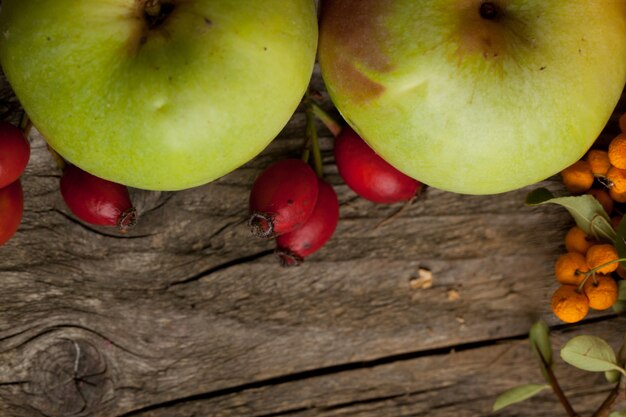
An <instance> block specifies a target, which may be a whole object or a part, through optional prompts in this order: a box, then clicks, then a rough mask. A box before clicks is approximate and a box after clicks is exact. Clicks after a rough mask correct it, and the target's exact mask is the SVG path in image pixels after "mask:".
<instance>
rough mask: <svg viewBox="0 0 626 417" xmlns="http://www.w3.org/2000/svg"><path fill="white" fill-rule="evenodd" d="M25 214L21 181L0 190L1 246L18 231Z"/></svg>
mask: <svg viewBox="0 0 626 417" xmlns="http://www.w3.org/2000/svg"><path fill="white" fill-rule="evenodd" d="M23 213H24V194H23V193H22V184H21V182H20V180H19V179H18V180H16V181H14V182H13V183H11V184H9V185H7V186H6V187H4V188H0V245H4V244H5V243H6V242H7V241H8V240H9V239H11V237H13V235H14V234H15V232H16V231H17V229H18V227H19V226H20V222H21V221H22V214H23Z"/></svg>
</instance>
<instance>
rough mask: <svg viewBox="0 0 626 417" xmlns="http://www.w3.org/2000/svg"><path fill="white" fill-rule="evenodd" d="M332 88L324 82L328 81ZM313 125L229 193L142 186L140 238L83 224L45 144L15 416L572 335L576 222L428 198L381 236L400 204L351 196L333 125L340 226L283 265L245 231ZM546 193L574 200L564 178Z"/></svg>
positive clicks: (8, 284)
mask: <svg viewBox="0 0 626 417" xmlns="http://www.w3.org/2000/svg"><path fill="white" fill-rule="evenodd" d="M314 84H315V85H316V86H317V87H318V88H319V89H322V88H323V87H322V85H321V80H320V78H319V75H316V77H315V80H314ZM5 87H6V86H5ZM303 120H304V119H303V115H302V113H301V112H299V113H298V114H296V115H295V116H294V117H293V119H292V120H291V122H290V123H289V125H288V126H287V127H286V128H285V130H284V131H283V132H282V133H281V135H280V137H279V138H278V140H276V141H275V142H274V143H273V144H272V145H271V146H270V147H268V149H267V150H266V151H265V152H264V153H263V154H262V155H261V156H259V157H258V158H256V159H255V160H253V161H251V162H250V163H249V164H246V165H245V166H244V167H242V168H240V169H238V170H236V171H235V172H233V173H231V174H229V175H227V176H225V177H223V178H222V179H220V180H218V181H215V182H214V183H212V184H209V185H206V186H203V187H198V188H196V189H192V190H187V191H182V192H177V193H153V192H143V191H139V190H135V191H134V192H133V196H134V198H135V201H136V202H137V205H138V206H139V209H140V212H141V221H140V223H139V225H138V227H137V228H136V229H135V230H133V231H132V232H131V233H129V234H127V235H119V234H117V233H115V232H113V231H110V230H104V229H99V228H93V227H90V226H86V225H84V224H82V223H81V222H80V221H78V220H76V219H75V218H74V217H73V216H72V215H71V214H70V213H69V212H68V210H67V208H66V207H65V206H64V204H63V202H62V200H61V198H60V194H59V192H58V179H59V175H60V172H59V170H58V169H57V168H56V167H55V165H54V162H53V160H52V159H51V158H50V155H48V153H47V151H46V149H45V144H44V142H43V140H42V138H41V137H40V136H38V135H37V134H36V133H35V134H34V135H33V137H32V141H33V142H32V143H33V156H32V160H31V163H30V164H29V167H28V169H27V172H26V174H25V176H24V178H23V184H24V189H25V194H26V212H25V217H24V221H23V224H22V227H21V228H20V231H19V233H18V234H17V235H16V236H15V238H14V239H12V240H11V241H10V242H9V243H8V244H7V245H6V246H3V247H1V248H0V277H1V278H2V284H3V291H2V292H1V293H0V378H1V379H0V411H3V412H5V414H8V415H15V416H19V415H24V416H38V415H55V416H57V415H101V416H109V415H111V416H113V415H120V414H123V413H127V412H131V411H132V410H137V409H142V408H144V407H149V406H150V405H153V404H159V403H162V402H164V401H170V400H176V399H177V398H186V397H189V396H193V395H201V394H203V393H212V392H213V393H214V392H223V390H237V389H239V388H238V387H242V386H243V387H245V386H249V384H263V383H264V381H272V380H275V379H276V378H283V377H285V376H289V375H293V374H299V373H305V372H313V371H315V370H319V369H325V368H329V367H330V368H332V367H337V366H346V365H350V364H354V363H360V362H364V361H365V362H369V361H377V360H381V359H383V358H388V357H394V356H397V355H404V354H417V353H419V352H423V351H429V350H430V349H439V348H449V347H453V346H457V345H459V344H467V343H473V342H481V341H488V340H499V339H502V338H508V337H516V336H519V335H521V334H524V333H525V332H526V331H527V329H528V326H529V325H530V323H532V322H533V321H534V319H535V318H537V317H539V316H545V317H547V318H548V319H549V320H550V321H551V322H552V323H554V319H553V318H552V316H551V315H550V314H549V312H548V308H549V306H548V299H549V295H550V293H551V291H553V290H554V288H555V283H554V280H553V278H552V276H551V275H552V264H553V262H554V260H555V259H556V256H557V255H558V254H559V253H560V252H561V251H562V250H563V246H562V238H563V235H564V232H565V230H566V228H567V227H569V226H570V225H571V220H570V219H569V217H568V215H567V214H566V213H565V212H564V211H563V210H560V209H558V208H554V207H547V208H540V209H531V208H528V207H524V206H523V199H524V196H525V194H526V192H527V191H528V190H529V188H527V189H523V190H518V191H515V192H511V193H507V194H503V195H498V196H488V197H477V196H461V195H456V194H452V193H446V192H443V191H439V190H435V189H428V190H427V192H426V193H425V194H424V196H423V197H422V198H421V199H420V200H419V201H418V202H417V203H416V204H414V205H412V206H411V207H410V208H409V209H408V210H406V211H405V212H403V213H402V214H401V215H399V216H398V217H397V218H395V219H394V220H393V221H391V222H388V223H385V224H383V225H382V226H377V225H379V224H380V222H381V221H383V220H385V219H386V218H388V217H389V216H391V215H392V214H393V213H395V212H396V211H397V210H398V209H399V208H400V206H399V205H394V206H377V205H374V204H372V203H369V202H366V201H363V200H361V199H358V198H356V197H355V195H354V194H353V193H352V192H351V191H350V190H349V189H347V187H346V186H345V185H343V184H341V181H340V179H339V177H338V176H337V173H336V169H335V167H334V166H333V165H332V162H333V158H332V152H331V146H332V141H331V139H330V137H328V132H325V131H324V130H323V129H321V128H320V129H321V132H322V133H323V135H325V136H324V137H323V138H322V148H323V150H324V158H325V160H326V161H327V162H328V163H329V165H327V167H326V172H327V174H328V179H329V180H330V181H331V182H332V183H333V184H335V186H336V189H337V191H338V194H339V198H340V201H341V221H340V225H339V228H338V230H337V233H336V235H335V236H334V238H333V239H332V240H331V242H330V243H329V245H328V246H327V247H326V248H325V249H324V250H323V251H321V252H320V253H318V254H316V255H314V256H312V257H311V258H310V259H309V260H307V262H306V263H305V265H304V266H302V267H300V268H296V269H290V270H283V269H281V268H279V266H278V265H277V263H276V261H275V259H273V257H272V256H271V250H272V247H273V245H272V242H269V241H262V240H256V239H253V238H252V237H250V235H249V233H248V231H247V229H246V227H245V217H246V212H247V195H248V191H249V187H250V185H251V183H252V181H253V180H254V178H255V177H256V175H257V174H258V173H259V172H260V171H261V170H262V169H263V168H264V167H266V166H267V165H268V164H269V163H271V162H272V161H275V160H277V159H280V158H285V157H289V156H297V155H298V154H299V147H300V146H301V144H302V142H303V138H302V134H303V133H302V132H303ZM610 129H615V127H614V125H612V126H611V127H610ZM607 135H610V132H609V133H607ZM542 185H546V186H548V187H549V188H551V189H554V190H557V191H562V187H561V185H560V184H559V182H558V178H552V179H550V180H548V181H546V182H544V183H543V184H542ZM420 267H425V268H429V269H430V270H431V271H432V272H433V275H434V285H433V287H432V288H429V289H423V290H419V289H413V288H411V284H410V282H411V280H412V279H413V278H415V277H416V276H417V273H418V269H419V268H420ZM451 290H454V291H456V292H457V293H458V294H459V296H460V298H459V299H456V300H455V299H450V297H449V294H450V291H451Z"/></svg>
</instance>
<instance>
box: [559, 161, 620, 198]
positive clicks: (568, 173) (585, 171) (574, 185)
mask: <svg viewBox="0 0 626 417" xmlns="http://www.w3.org/2000/svg"><path fill="white" fill-rule="evenodd" d="M561 178H562V179H563V184H565V188H567V190H568V191H569V192H570V193H572V194H582V193H584V192H585V191H587V190H588V189H590V188H591V185H592V184H593V178H594V177H593V172H591V166H590V165H589V162H587V161H583V160H580V161H577V162H575V163H574V164H573V165H570V166H569V167H567V168H565V169H564V170H563V171H561ZM624 181H625V182H626V178H625V180H624ZM625 188H626V184H625Z"/></svg>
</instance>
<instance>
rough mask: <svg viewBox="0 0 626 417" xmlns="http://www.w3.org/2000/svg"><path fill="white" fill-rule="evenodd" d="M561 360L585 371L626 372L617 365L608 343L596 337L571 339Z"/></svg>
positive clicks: (564, 347)
mask: <svg viewBox="0 0 626 417" xmlns="http://www.w3.org/2000/svg"><path fill="white" fill-rule="evenodd" d="M561 358H563V360H564V361H565V362H567V363H569V364H570V365H572V366H575V367H577V368H579V369H582V370H584V371H590V372H605V371H612V370H617V371H620V372H622V373H624V372H625V371H624V370H623V369H622V368H621V367H620V366H619V365H618V364H617V359H616V358H615V352H614V351H613V349H612V348H611V346H609V344H608V343H607V342H605V341H604V340H603V339H600V338H599V337H596V336H576V337H574V338H572V339H570V340H569V341H568V342H567V343H566V344H565V346H563V349H561Z"/></svg>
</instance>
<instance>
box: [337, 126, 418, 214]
mask: <svg viewBox="0 0 626 417" xmlns="http://www.w3.org/2000/svg"><path fill="white" fill-rule="evenodd" d="M335 162H336V164H337V169H338V170H339V175H341V178H343V180H344V182H345V183H346V184H347V185H348V187H350V188H351V189H352V190H353V191H354V192H355V193H357V194H358V195H360V196H361V197H363V198H365V199H367V200H370V201H373V202H375V203H387V204H390V203H397V202H400V201H407V200H410V199H411V198H413V197H414V196H415V195H416V194H417V192H418V191H419V190H420V188H421V187H422V184H421V183H420V182H419V181H416V180H414V179H413V178H411V177H409V176H407V175H405V174H403V173H402V172H400V171H398V170H397V169H395V168H394V167H393V166H391V165H390V164H389V163H388V162H386V161H385V160H384V159H383V158H381V157H380V156H378V155H377V154H376V152H374V150H373V149H372V148H370V147H369V146H368V145H367V143H365V141H364V140H363V139H361V137H360V136H359V135H358V134H357V133H356V132H355V131H354V130H352V129H351V128H349V127H345V128H343V129H342V130H341V132H340V133H339V135H338V136H337V138H336V139H335Z"/></svg>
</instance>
